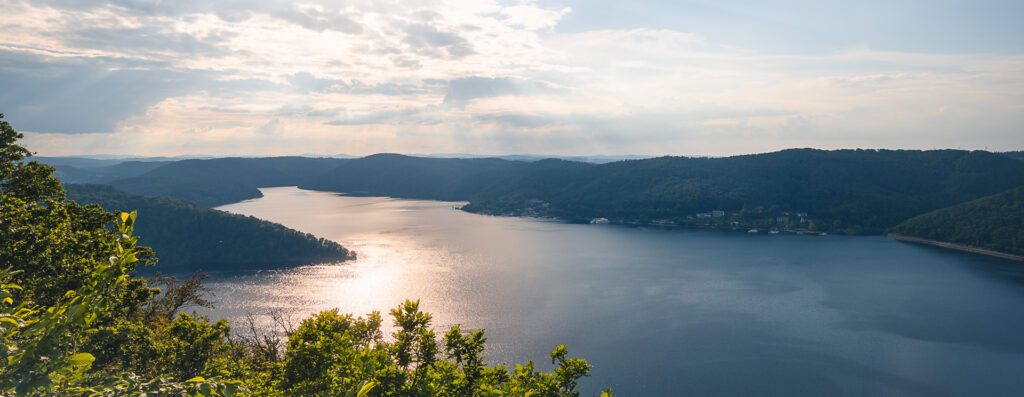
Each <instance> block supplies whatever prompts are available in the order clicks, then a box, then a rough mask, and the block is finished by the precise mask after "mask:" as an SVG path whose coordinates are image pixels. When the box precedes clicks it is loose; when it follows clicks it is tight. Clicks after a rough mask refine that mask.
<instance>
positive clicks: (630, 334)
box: [209, 187, 1024, 396]
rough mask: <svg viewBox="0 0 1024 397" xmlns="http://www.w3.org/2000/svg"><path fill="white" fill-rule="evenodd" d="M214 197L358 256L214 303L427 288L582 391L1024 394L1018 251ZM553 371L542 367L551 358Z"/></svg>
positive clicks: (382, 301) (395, 294)
mask: <svg viewBox="0 0 1024 397" xmlns="http://www.w3.org/2000/svg"><path fill="white" fill-rule="evenodd" d="M262 190H263V193H264V195H265V197H263V198H260V199H256V200H250V201H245V202H241V203H237V204H232V205H227V206H224V207H221V208H220V209H222V210H225V211H230V212H235V213H240V214H248V215H253V216H256V217H259V218H262V219H266V220H270V221H274V222H278V223H281V224H284V225H286V226H288V227H291V228H294V229H298V230H301V231H304V232H309V233H313V234H315V235H317V236H321V237H325V238H329V239H332V240H335V241H338V242H340V243H342V244H344V245H345V246H346V247H348V248H350V249H353V250H355V251H356V252H357V253H358V255H359V259H358V260H356V261H353V262H348V263H344V264H339V265H322V266H306V267H299V268H291V269H284V270H276V271H263V272H256V273H243V274H220V275H215V277H214V278H213V279H212V280H211V282H210V283H209V285H210V286H211V288H212V289H213V291H214V293H215V294H216V299H215V300H216V301H217V305H218V307H217V308H216V309H215V310H212V311H211V312H210V313H211V314H212V315H213V316H214V317H226V318H229V319H235V320H237V319H238V318H239V317H240V316H242V315H243V313H245V312H246V311H252V312H255V313H265V312H266V311H267V310H269V309H283V310H286V311H289V312H292V313H294V315H295V316H297V317H301V316H305V315H308V314H312V313H314V312H316V311H319V310H323V309H327V308H333V307H338V308H340V309H341V310H342V311H344V312H350V313H356V314H365V313H368V312H370V311H374V310H377V311H381V312H382V313H386V312H387V311H388V310H389V309H390V308H392V307H395V306H396V305H398V304H399V303H400V302H401V301H402V300H404V299H406V298H413V299H420V300H421V301H422V306H423V308H424V309H425V310H427V311H429V312H431V313H433V315H434V326H435V327H436V328H438V329H439V330H442V331H443V330H445V329H447V328H448V327H449V326H451V325H453V324H462V325H463V327H464V328H485V329H486V330H487V335H488V341H489V344H488V348H489V351H488V357H489V359H490V362H492V363H494V362H518V361H525V360H531V359H532V360H534V361H537V362H538V363H542V362H543V363H549V361H547V354H548V353H549V352H550V351H551V349H552V348H553V347H555V346H556V345H557V344H558V343H565V344H567V345H568V346H569V351H570V353H571V354H572V355H575V356H579V357H583V358H586V359H588V360H590V362H591V363H592V364H593V365H594V366H595V368H594V370H593V373H592V376H591V377H590V378H588V379H587V380H586V381H585V383H584V392H585V395H589V394H592V393H596V392H597V391H598V390H599V389H601V388H603V387H604V386H612V387H613V388H614V389H615V391H616V395H620V396H681V395H685V396H724V395H787V396H825V395H829V396H839V395H849V396H863V395H893V396H897V395H899V396H942V395H959V396H981V395H985V396H1014V395H1016V396H1020V395H1024V283H1022V281H1021V280H1022V279H1021V274H1020V273H1021V271H1022V270H1024V269H1022V268H1024V266H1021V265H1019V264H1016V263H1012V262H1007V261H1001V260H996V259H989V258H985V257H979V256H972V255H967V254H960V253H955V252H949V251H943V250H939V249H935V248H930V247H922V246H915V245H908V244H904V243H899V242H895V241H892V240H889V239H886V238H883V237H842V236H827V237H817V236H813V237H812V236H793V235H775V236H770V235H765V234H762V235H748V234H746V233H733V232H717V231H701V230H660V229H644V228H629V227H620V226H608V225H570V224H563V223H557V222H548V221H541V220H535V219H523V218H499V217H488V216H480V215H474V214H469V213H464V212H461V211H457V210H455V209H454V207H456V206H457V205H458V203H445V202H436V201H412V200H397V199H389V198H379V197H346V196H341V195H337V194H333V193H323V192H314V191H306V190H300V189H297V188H290V187H286V188H268V189H262ZM543 367H544V368H545V369H548V368H550V365H545V366H543Z"/></svg>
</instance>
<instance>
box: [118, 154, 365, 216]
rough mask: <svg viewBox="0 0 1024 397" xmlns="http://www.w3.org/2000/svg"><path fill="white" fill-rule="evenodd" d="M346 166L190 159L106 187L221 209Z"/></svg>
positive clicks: (324, 161) (294, 160)
mask: <svg viewBox="0 0 1024 397" xmlns="http://www.w3.org/2000/svg"><path fill="white" fill-rule="evenodd" d="M345 161H346V160H345V159H334V158H307V157H266V158H219V159H209V160H199V159H190V160H181V161H175V162H172V163H169V164H166V165H163V166H160V167H157V168H155V169H152V170H150V171H147V172H145V173H141V174H140V175H137V176H133V177H130V178H122V179H116V180H111V181H109V182H105V183H107V184H110V185H113V186H115V187H117V188H118V189H120V190H123V191H125V192H128V193H132V194H137V195H142V196H151V197H158V196H163V197H173V198H177V199H181V200H185V201H191V202H193V203H197V204H200V205H204V206H208V207H215V206H218V205H223V204H229V203H234V202H238V201H242V200H247V199H253V198H259V197H262V194H261V193H260V192H259V190H258V188H261V187H271V186H294V185H299V184H301V183H303V182H305V181H306V180H308V179H311V178H315V177H318V176H319V175H321V174H323V173H325V172H328V171H330V170H332V169H334V168H336V167H338V166H339V165H340V164H342V163H344V162H345Z"/></svg>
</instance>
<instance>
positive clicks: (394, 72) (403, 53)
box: [0, 0, 1024, 154]
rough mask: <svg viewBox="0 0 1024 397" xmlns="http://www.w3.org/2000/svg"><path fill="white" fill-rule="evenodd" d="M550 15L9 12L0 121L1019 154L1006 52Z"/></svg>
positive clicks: (376, 143) (428, 140)
mask: <svg viewBox="0 0 1024 397" xmlns="http://www.w3.org/2000/svg"><path fill="white" fill-rule="evenodd" d="M559 3H560V4H559V5H550V4H552V2H547V1H544V2H539V1H529V0H527V1H516V2H504V1H497V0H479V1H464V2H449V1H441V0H417V1H415V2H394V1H369V0H345V1H327V0H308V1H303V2H300V3H296V2H293V1H289V0H265V1H256V0H229V1H227V2H210V1H199V0H180V1H148V0H111V1H74V0H39V1H27V0H21V1H19V0H14V1H9V2H7V3H5V10H4V11H5V15H4V16H5V18H3V19H0V111H3V112H5V113H7V116H8V117H9V118H10V119H11V120H12V121H13V122H15V126H16V127H17V128H19V129H21V130H25V131H28V132H30V133H31V132H44V134H30V138H29V139H30V140H31V142H32V143H33V144H34V145H39V147H38V148H39V149H42V150H47V151H50V152H51V153H56V152H63V153H69V152H80V153H87V152H89V151H102V152H107V153H110V152H113V151H122V152H125V153H136V154H177V153H182V152H186V153H200V152H202V153H221V152H227V151H231V152H233V153H236V154H289V153H308V152H315V151H318V150H320V149H323V150H324V151H325V153H337V152H351V153H364V154H365V153H371V152H373V151H408V152H431V151H432V152H473V151H479V152H487V153H501V152H502V151H505V150H508V151H528V152H537V153H545V152H546V153H560V154H587V153H592V152H599V151H600V152H607V153H615V152H620V153H621V152H633V153H673V152H685V153H689V154H693V153H703V154H729V153H737V152H744V151H765V150H771V149H774V148H781V147H786V146H817V147H841V146H890V147H902V148H915V147H941V146H953V147H956V146H962V145H967V144H970V145H973V147H985V146H988V147H991V148H1006V149H1013V148H1017V149H1019V148H1020V147H1024V135H1021V134H1020V131H1019V126H1020V125H1021V124H1022V123H1024V114H1022V113H1021V112H1020V109H1021V108H1022V107H1024V78H1021V76H1024V54H1021V52H1020V51H1019V49H1014V48H1016V47H1013V48H1010V49H1005V48H1004V49H1003V50H1001V51H993V52H983V51H937V50H928V49H934V48H933V47H928V48H927V49H924V50H920V51H914V50H913V49H905V48H904V49H901V50H899V51H897V50H893V49H891V48H888V47H887V48H888V49H887V50H879V49H877V47H874V46H868V45H861V43H855V44H852V45H848V44H845V43H844V44H843V45H841V46H835V47H825V48H824V49H822V48H819V47H817V46H816V45H815V46H813V48H809V49H808V48H805V49H802V50H801V51H782V50H779V49H778V48H777V47H771V46H744V45H742V44H743V43H747V42H749V41H744V40H740V41H736V40H733V39H734V38H735V37H732V36H729V35H723V34H721V33H722V30H720V29H702V28H701V27H707V26H709V22H706V21H703V18H710V19H712V20H715V21H716V22H726V23H727V24H728V23H731V24H732V25H731V26H745V24H747V23H756V24H755V25H754V26H765V25H764V24H765V23H767V22H765V21H752V20H751V19H750V18H749V17H744V16H737V15H735V14H736V13H735V12H732V11H735V9H733V8H731V7H732V6H718V5H714V6H713V5H710V4H703V6H694V5H693V4H690V3H685V2H684V3H679V2H677V3H673V4H667V3H658V4H653V3H645V2H639V3H631V4H630V5H629V6H621V5H616V4H612V3H611V2H603V1H598V2H589V1H588V2H582V1H575V0H572V1H569V2H559ZM964 4H966V3H964ZM569 6H571V7H572V8H571V9H570V8H569ZM595 7H596V8H595ZM758 7H761V6H758ZM772 7H783V8H782V9H786V8H785V7H787V6H778V5H773V6H772ZM815 7H819V6H815ZM821 7H823V6H821ZM958 7H959V9H966V8H971V7H967V6H966V5H961V6H958ZM761 8H763V7H761ZM819 8H820V7H819ZM826 8H827V7H826ZM790 11H794V12H795V14H794V15H804V16H806V13H805V12H803V11H799V10H792V9H790ZM929 12H932V11H929ZM1008 14H1009V13H1008ZM907 15H910V14H907ZM969 15H973V14H969ZM911 16H912V15H911ZM656 17H657V18H656ZM581 18H589V20H587V21H583V22H586V23H581ZM780 18H783V17H780ZM723 19H725V20H723ZM783 19H784V22H787V23H792V24H797V25H800V26H796V28H798V29H794V31H798V30H799V31H808V30H809V29H810V28H809V27H808V25H813V26H819V25H822V24H823V22H821V21H805V20H803V19H801V18H795V17H789V16H787V17H784V18H783ZM804 19H806V18H804ZM961 19H962V18H958V19H956V20H957V21H961ZM651 21H661V22H663V23H654V22H651ZM757 24H760V25H757ZM801 24H803V25H801ZM813 26H812V27H813ZM681 29H685V31H683V30H681ZM840 33H841V34H850V33H851V32H850V31H847V32H845V33H842V32H840ZM853 33H857V32H853ZM760 34H763V35H766V36H771V35H772V34H773V31H768V30H764V31H762V32H760ZM835 35H836V34H833V33H830V34H828V35H826V36H830V37H833V36H835ZM876 36H877V35H876ZM1007 37H1015V36H1012V35H1007ZM769 39H772V38H769ZM773 39H780V37H774V38H773ZM782 39H787V42H802V41H801V40H795V41H794V40H788V39H789V37H788V36H786V37H782ZM812 39H820V37H815V38H812ZM816 42H817V41H816ZM869 44H870V43H869ZM978 48H982V47H978ZM984 48H988V47H984ZM275 120H276V121H275ZM83 132H95V134H82V133H83ZM61 133H63V134H61ZM183 134H187V139H186V138H183V137H184V136H185V135H183Z"/></svg>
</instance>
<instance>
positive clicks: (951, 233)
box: [891, 187, 1024, 255]
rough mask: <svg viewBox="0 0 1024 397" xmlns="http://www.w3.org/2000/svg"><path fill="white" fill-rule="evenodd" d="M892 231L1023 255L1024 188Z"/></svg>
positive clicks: (918, 219) (919, 218) (927, 216)
mask: <svg viewBox="0 0 1024 397" xmlns="http://www.w3.org/2000/svg"><path fill="white" fill-rule="evenodd" d="M891 231H892V232H893V233H896V234H904V235H908V236H914V237H920V238H925V239H929V240H937V241H944V242H950V243H956V244H963V245H969V246H974V247H980V248H986V249H990V250H994V251H1000V252H1005V253H1009V254H1016V255H1024V187H1021V188H1017V189H1013V190H1010V191H1007V192H1004V193H1000V194H996V195H993V196H989V197H984V198H981V199H978V200H975V201H971V202H968V203H964V204H959V205H955V206H952V207H949V208H944V209H941V210H938V211H934V212H930V213H927V214H924V215H921V216H917V217H914V218H912V219H910V220H908V221H906V222H903V223H901V224H900V225H898V226H896V227H894V228H893V229H892V230H891Z"/></svg>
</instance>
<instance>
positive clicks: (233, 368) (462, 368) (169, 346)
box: [0, 120, 611, 397]
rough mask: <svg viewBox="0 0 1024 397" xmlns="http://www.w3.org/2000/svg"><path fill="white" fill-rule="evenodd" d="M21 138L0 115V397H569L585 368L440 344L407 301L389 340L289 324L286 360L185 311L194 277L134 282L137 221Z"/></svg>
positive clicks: (478, 336) (332, 321) (269, 341)
mask: <svg viewBox="0 0 1024 397" xmlns="http://www.w3.org/2000/svg"><path fill="white" fill-rule="evenodd" d="M18 138H20V135H19V134H17V133H16V132H14V130H13V129H12V128H11V127H10V125H8V124H7V123H6V122H5V121H3V120H0V145H2V146H0V249H2V250H0V265H4V266H6V267H4V268H0V364H2V365H0V395H5V396H7V395H13V396H50V395H61V396H109V395H116V396H189V397H200V396H201V397H214V396H235V395H238V396H279V395H295V396H298V395H301V396H339V395H344V396H351V397H369V396H403V397H404V396H453V397H454V396H523V397H525V396H538V397H567V396H578V394H579V393H578V392H576V390H575V389H576V388H577V383H578V381H579V379H580V378H582V377H584V376H587V374H588V373H589V371H590V365H589V364H588V363H587V362H586V361H585V360H582V359H578V358H568V355H567V351H566V349H565V347H564V346H559V348H558V349H556V350H555V351H554V352H553V353H552V355H551V358H552V364H553V365H555V368H554V370H553V371H552V372H543V371H537V370H536V369H535V367H534V365H533V363H532V362H530V363H526V364H522V365H516V366H515V369H514V370H513V371H509V370H508V369H507V368H506V367H504V366H493V367H489V366H487V365H485V363H484V361H483V358H482V354H483V351H484V343H485V341H486V339H485V338H484V334H483V331H482V330H478V331H473V332H470V333H468V334H463V333H462V331H461V329H459V328H458V327H453V328H452V329H451V330H449V331H448V332H447V333H446V334H445V336H444V339H443V343H444V344H443V346H440V345H439V341H438V339H437V338H436V336H435V334H434V331H433V330H432V329H431V316H430V315H429V314H427V313H424V312H422V311H420V308H419V302H415V301H407V302H405V303H403V304H402V305H400V306H399V307H397V308H395V309H394V310H392V311H391V316H392V318H393V320H394V328H395V331H394V333H393V334H392V335H391V338H390V339H385V338H384V337H383V335H382V331H381V325H382V319H381V316H380V314H378V313H371V314H370V315H368V316H367V317H365V318H354V317H352V316H351V315H343V314H340V313H338V311H337V310H331V311H326V312H322V313H320V314H318V315H316V316H313V317H311V318H308V319H306V320H304V321H303V322H302V323H301V325H300V326H299V327H297V328H296V329H294V330H290V329H289V330H287V331H286V337H287V343H285V346H284V353H283V354H279V353H278V352H279V351H280V350H279V348H278V346H277V342H276V341H278V339H276V337H272V336H266V337H259V335H254V337H253V338H252V339H245V338H239V337H237V336H235V335H232V334H231V329H230V327H229V325H228V324H227V322H225V321H217V322H211V321H210V320H209V319H207V318H206V317H203V316H198V315H195V314H187V313H181V312H180V311H181V309H182V308H184V307H187V306H188V305H191V304H197V305H203V304H205V302H204V300H203V299H202V297H201V292H202V288H201V284H200V282H201V280H202V277H195V278H192V279H188V280H186V281H183V282H178V281H176V280H174V279H166V278H159V279H156V280H155V281H154V282H150V281H148V280H146V279H145V278H142V277H138V276H137V275H135V273H134V271H135V268H136V266H137V265H139V264H147V263H150V264H151V263H152V262H153V256H152V251H151V250H150V249H148V248H145V247H140V246H138V245H137V244H138V238H137V237H135V235H134V232H135V229H136V227H135V226H136V218H137V216H138V213H136V212H134V211H133V212H130V213H129V212H120V213H116V214H115V213H108V212H105V211H103V210H102V209H101V208H100V207H98V206H81V205H79V204H77V203H75V202H73V201H67V200H66V199H65V197H64V191H63V189H62V188H61V185H60V183H59V182H58V181H57V179H56V178H54V177H53V175H52V174H53V169H52V168H50V167H49V166H45V165H41V164H39V163H36V162H25V161H23V160H24V157H25V156H27V155H28V152H27V151H25V150H24V149H22V148H20V147H18V146H17V145H16V144H15V141H16V140H17V139H18ZM157 288H162V289H163V290H162V291H158V290H157ZM252 329H253V332H254V333H257V332H258V331H256V328H255V326H254V325H253V326H252ZM259 341H262V342H259ZM602 396H611V394H610V391H608V392H606V393H602Z"/></svg>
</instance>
